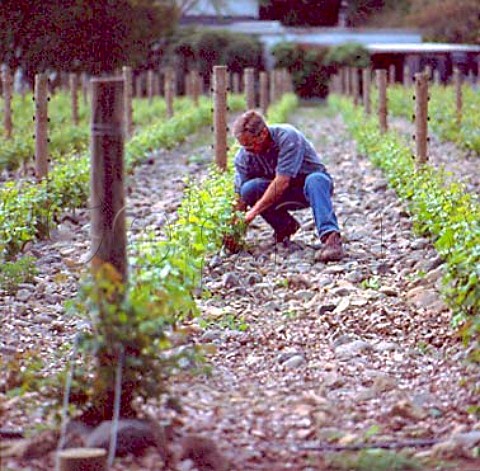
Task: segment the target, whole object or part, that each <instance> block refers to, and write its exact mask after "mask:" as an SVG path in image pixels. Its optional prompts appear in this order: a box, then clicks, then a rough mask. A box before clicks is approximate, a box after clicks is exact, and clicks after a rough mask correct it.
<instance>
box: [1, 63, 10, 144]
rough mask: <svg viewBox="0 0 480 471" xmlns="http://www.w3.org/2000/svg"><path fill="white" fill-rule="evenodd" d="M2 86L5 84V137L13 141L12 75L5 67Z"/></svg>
mask: <svg viewBox="0 0 480 471" xmlns="http://www.w3.org/2000/svg"><path fill="white" fill-rule="evenodd" d="M2 84H3V100H4V110H3V125H4V129H5V137H6V138H7V139H11V137H12V127H13V126H12V74H11V73H10V69H9V68H8V67H7V66H5V67H4V69H3V70H2Z"/></svg>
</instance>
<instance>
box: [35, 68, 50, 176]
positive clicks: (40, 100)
mask: <svg viewBox="0 0 480 471" xmlns="http://www.w3.org/2000/svg"><path fill="white" fill-rule="evenodd" d="M47 87H48V84H47V76H46V74H37V75H35V176H36V178H37V179H38V180H41V179H42V178H46V177H47V175H48V88H47Z"/></svg>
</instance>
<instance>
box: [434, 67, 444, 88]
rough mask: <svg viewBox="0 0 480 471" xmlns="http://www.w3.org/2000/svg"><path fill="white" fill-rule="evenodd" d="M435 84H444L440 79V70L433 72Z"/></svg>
mask: <svg viewBox="0 0 480 471" xmlns="http://www.w3.org/2000/svg"><path fill="white" fill-rule="evenodd" d="M433 83H434V84H435V85H440V84H441V83H442V81H441V79H440V71H439V70H438V69H435V70H434V71H433Z"/></svg>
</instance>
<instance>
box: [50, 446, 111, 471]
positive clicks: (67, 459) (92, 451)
mask: <svg viewBox="0 0 480 471" xmlns="http://www.w3.org/2000/svg"><path fill="white" fill-rule="evenodd" d="M58 459H59V463H60V468H59V469H60V471H106V470H107V451H106V450H104V449H103V448H70V449H67V450H63V451H59V452H58Z"/></svg>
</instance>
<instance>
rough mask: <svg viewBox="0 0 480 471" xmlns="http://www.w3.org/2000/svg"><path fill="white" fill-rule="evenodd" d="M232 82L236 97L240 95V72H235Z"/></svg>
mask: <svg viewBox="0 0 480 471" xmlns="http://www.w3.org/2000/svg"><path fill="white" fill-rule="evenodd" d="M232 82H233V84H232V85H233V87H232V88H233V93H235V95H238V94H239V93H240V74H239V73H238V72H235V73H234V74H233V75H232Z"/></svg>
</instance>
